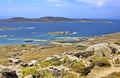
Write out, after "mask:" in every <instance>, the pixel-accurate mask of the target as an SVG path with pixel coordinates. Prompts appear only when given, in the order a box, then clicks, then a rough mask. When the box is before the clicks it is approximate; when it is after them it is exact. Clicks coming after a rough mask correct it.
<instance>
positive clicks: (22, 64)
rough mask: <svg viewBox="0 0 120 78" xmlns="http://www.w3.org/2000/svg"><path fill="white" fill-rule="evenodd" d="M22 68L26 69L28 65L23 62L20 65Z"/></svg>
mask: <svg viewBox="0 0 120 78" xmlns="http://www.w3.org/2000/svg"><path fill="white" fill-rule="evenodd" d="M20 65H21V66H22V67H24V68H25V67H28V63H24V62H22V63H21V64H20Z"/></svg>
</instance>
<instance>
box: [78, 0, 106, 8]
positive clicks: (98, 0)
mask: <svg viewBox="0 0 120 78" xmlns="http://www.w3.org/2000/svg"><path fill="white" fill-rule="evenodd" d="M76 1H77V2H83V3H86V4H88V5H90V6H97V7H103V6H104V5H105V0H76Z"/></svg>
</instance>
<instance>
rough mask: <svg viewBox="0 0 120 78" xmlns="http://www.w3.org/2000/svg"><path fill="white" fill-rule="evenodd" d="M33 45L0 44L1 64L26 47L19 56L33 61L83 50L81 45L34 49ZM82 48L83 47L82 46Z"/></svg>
mask: <svg viewBox="0 0 120 78" xmlns="http://www.w3.org/2000/svg"><path fill="white" fill-rule="evenodd" d="M32 46H33V45H11V46H0V64H3V62H4V61H5V62H6V60H7V59H8V58H10V57H11V55H12V54H13V53H16V52H21V51H22V50H24V49H27V50H28V51H27V52H25V53H24V54H23V55H22V56H17V57H19V58H21V59H22V60H23V61H31V60H38V59H44V58H46V57H48V56H52V55H55V54H61V53H63V52H65V51H66V52H68V51H70V52H78V51H81V49H78V48H80V46H79V47H78V46H76V45H72V46H57V47H53V48H48V49H39V50H37V49H33V48H32ZM81 48H82V47H81ZM2 59H4V60H2Z"/></svg>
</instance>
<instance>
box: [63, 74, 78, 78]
mask: <svg viewBox="0 0 120 78" xmlns="http://www.w3.org/2000/svg"><path fill="white" fill-rule="evenodd" d="M63 78H78V76H77V75H75V74H72V73H68V74H66V75H65V76H64V77H63Z"/></svg>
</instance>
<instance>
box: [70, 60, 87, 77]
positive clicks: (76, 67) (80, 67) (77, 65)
mask: <svg viewBox="0 0 120 78" xmlns="http://www.w3.org/2000/svg"><path fill="white" fill-rule="evenodd" d="M70 68H71V69H72V70H73V71H75V72H76V73H79V74H81V75H86V66H85V65H84V64H83V62H76V61H75V62H73V63H72V64H71V66H70Z"/></svg>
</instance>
